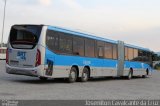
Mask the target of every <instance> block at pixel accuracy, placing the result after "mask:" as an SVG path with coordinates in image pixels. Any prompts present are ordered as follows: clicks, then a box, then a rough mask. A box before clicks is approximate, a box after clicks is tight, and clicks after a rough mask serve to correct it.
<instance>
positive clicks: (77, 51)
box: [73, 37, 84, 56]
mask: <svg viewBox="0 0 160 106" xmlns="http://www.w3.org/2000/svg"><path fill="white" fill-rule="evenodd" d="M73 54H74V55H80V56H84V39H83V38H80V37H74V38H73Z"/></svg>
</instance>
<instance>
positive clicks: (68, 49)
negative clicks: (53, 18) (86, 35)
mask: <svg viewBox="0 0 160 106" xmlns="http://www.w3.org/2000/svg"><path fill="white" fill-rule="evenodd" d="M67 35H68V36H67ZM59 50H60V52H61V53H72V37H71V36H69V34H65V33H59Z"/></svg>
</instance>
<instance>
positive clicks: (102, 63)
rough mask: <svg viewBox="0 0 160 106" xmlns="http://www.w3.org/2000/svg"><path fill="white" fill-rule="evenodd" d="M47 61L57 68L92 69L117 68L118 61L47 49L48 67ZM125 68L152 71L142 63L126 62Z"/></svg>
mask: <svg viewBox="0 0 160 106" xmlns="http://www.w3.org/2000/svg"><path fill="white" fill-rule="evenodd" d="M47 60H51V61H53V62H54V65H57V66H72V65H77V66H90V67H106V68H116V64H117V63H118V60H110V59H98V58H89V57H79V56H68V55H57V54H55V53H53V52H52V51H50V50H48V49H46V56H45V64H46V65H47ZM124 65H125V68H133V69H135V68H136V69H147V68H148V69H151V67H150V66H149V65H148V64H145V63H141V62H129V61H125V64H124Z"/></svg>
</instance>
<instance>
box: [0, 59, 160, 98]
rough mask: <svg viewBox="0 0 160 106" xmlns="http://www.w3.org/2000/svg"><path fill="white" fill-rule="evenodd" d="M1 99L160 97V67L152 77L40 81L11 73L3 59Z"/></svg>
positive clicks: (0, 79) (0, 71)
mask: <svg viewBox="0 0 160 106" xmlns="http://www.w3.org/2000/svg"><path fill="white" fill-rule="evenodd" d="M0 99H11V100H101V99H103V100H106V99H109V100H112V99H121V100H122V99H127V100H137V99H150V100H153V99H160V71H159V72H158V71H155V72H154V73H153V75H152V76H150V77H149V78H141V77H136V78H133V79H132V80H126V79H122V78H96V79H91V80H89V81H88V82H86V83H81V82H76V83H67V82H66V81H64V80H62V79H61V80H57V79H56V80H55V79H49V80H48V81H40V80H39V79H38V78H35V77H28V76H20V75H9V74H7V73H6V72H5V61H3V60H1V61H0Z"/></svg>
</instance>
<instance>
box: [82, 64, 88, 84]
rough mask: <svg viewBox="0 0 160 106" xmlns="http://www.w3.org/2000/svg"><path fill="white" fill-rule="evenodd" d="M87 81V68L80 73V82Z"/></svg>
mask: <svg viewBox="0 0 160 106" xmlns="http://www.w3.org/2000/svg"><path fill="white" fill-rule="evenodd" d="M88 79H89V70H88V68H86V67H85V68H84V69H83V72H82V77H81V82H87V81H88Z"/></svg>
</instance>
